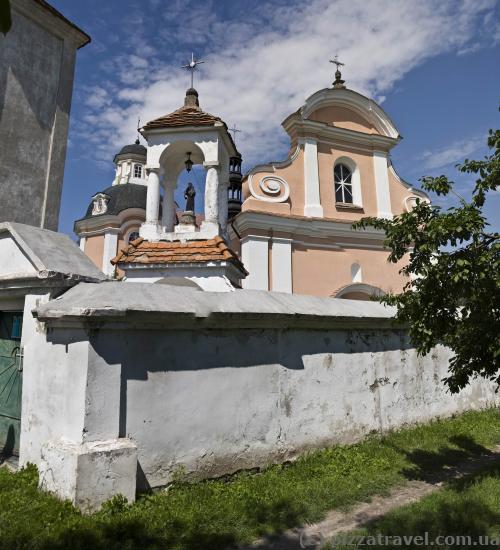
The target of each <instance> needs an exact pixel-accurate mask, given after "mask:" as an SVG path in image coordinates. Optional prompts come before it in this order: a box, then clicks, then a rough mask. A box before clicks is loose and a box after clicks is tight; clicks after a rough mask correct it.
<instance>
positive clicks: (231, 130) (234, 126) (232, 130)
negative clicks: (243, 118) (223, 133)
mask: <svg viewBox="0 0 500 550" xmlns="http://www.w3.org/2000/svg"><path fill="white" fill-rule="evenodd" d="M229 131H230V132H233V141H234V143H235V145H236V134H237V132H243V130H238V128H236V124H233V127H232V128H229Z"/></svg>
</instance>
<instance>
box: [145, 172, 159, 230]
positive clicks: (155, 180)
mask: <svg viewBox="0 0 500 550" xmlns="http://www.w3.org/2000/svg"><path fill="white" fill-rule="evenodd" d="M159 173H160V169H159V168H148V195H147V199H146V223H147V224H155V225H157V224H158V221H159V219H158V218H159V211H160V174H159Z"/></svg>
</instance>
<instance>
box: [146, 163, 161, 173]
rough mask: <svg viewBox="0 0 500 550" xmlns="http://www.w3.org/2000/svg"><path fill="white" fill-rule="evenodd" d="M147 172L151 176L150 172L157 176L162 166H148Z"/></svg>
mask: <svg viewBox="0 0 500 550" xmlns="http://www.w3.org/2000/svg"><path fill="white" fill-rule="evenodd" d="M146 172H147V173H148V174H149V173H150V172H155V173H156V174H159V173H160V165H159V164H146Z"/></svg>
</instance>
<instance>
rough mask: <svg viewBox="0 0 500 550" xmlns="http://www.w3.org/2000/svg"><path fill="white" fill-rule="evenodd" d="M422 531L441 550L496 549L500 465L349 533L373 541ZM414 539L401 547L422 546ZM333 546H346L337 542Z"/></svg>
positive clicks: (499, 538)
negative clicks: (448, 538) (382, 537)
mask: <svg viewBox="0 0 500 550" xmlns="http://www.w3.org/2000/svg"><path fill="white" fill-rule="evenodd" d="M424 533H427V534H428V535H427V537H428V541H429V542H432V541H434V542H436V541H437V542H439V543H441V542H442V543H443V544H440V545H439V546H438V548H440V549H442V550H445V549H452V548H453V549H458V548H472V547H481V545H482V547H483V548H484V547H487V548H498V547H499V546H500V467H499V466H495V467H493V468H490V469H488V470H486V471H482V472H480V473H478V474H476V475H473V476H470V477H467V478H465V479H461V480H457V481H453V482H450V483H448V484H447V486H446V487H445V488H444V489H442V490H440V491H438V492H436V493H433V494H431V495H429V496H427V497H425V498H423V499H422V500H420V501H419V502H416V503H415V504H411V505H408V506H403V507H401V508H398V509H396V510H394V511H393V512H390V513H388V514H387V515H386V516H384V517H383V518H382V519H381V520H379V521H376V522H374V523H372V524H371V525H370V526H369V527H367V528H366V529H363V530H360V531H357V532H356V533H353V534H354V535H355V536H363V537H366V539H365V541H366V542H368V539H369V538H370V537H371V540H376V539H377V537H378V536H380V535H382V536H390V537H401V538H403V537H405V536H406V537H408V536H409V535H413V536H418V535H420V536H425V535H424ZM450 536H453V537H455V540H449V541H447V540H446V538H445V537H450ZM439 537H442V538H439ZM392 540H393V541H395V540H397V539H395V538H392ZM407 540H408V539H407ZM415 542H416V543H413V544H412V543H411V542H409V543H407V544H406V545H405V546H404V547H405V548H422V545H421V544H418V543H419V542H420V541H418V540H417V541H415ZM446 542H448V544H447V543H446ZM487 542H489V544H487ZM474 543H475V544H474ZM326 548H328V546H325V550H326ZM335 548H336V549H337V548H338V549H340V548H349V547H348V546H342V545H339V544H337V545H335ZM351 548H352V546H351ZM370 548H387V545H385V546H383V545H373V546H370Z"/></svg>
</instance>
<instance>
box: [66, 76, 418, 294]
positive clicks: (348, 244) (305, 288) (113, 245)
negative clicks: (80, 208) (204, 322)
mask: <svg viewBox="0 0 500 550" xmlns="http://www.w3.org/2000/svg"><path fill="white" fill-rule="evenodd" d="M335 76H336V80H335V82H334V83H333V86H332V87H331V88H325V89H323V90H320V91H318V92H316V93H314V94H313V95H312V96H311V97H309V98H308V99H307V100H306V102H305V103H304V105H303V106H302V107H300V108H299V109H298V110H297V111H296V112H294V113H292V114H291V115H290V116H288V117H287V118H286V119H285V120H284V121H283V123H282V124H283V127H284V129H285V130H286V132H287V133H288V135H289V136H290V141H291V147H290V153H289V156H288V158H287V159H286V160H284V161H282V162H270V163H268V164H262V165H258V166H255V167H254V168H252V169H251V170H250V171H249V172H248V173H247V174H246V176H245V177H244V178H243V183H242V184H241V176H240V171H239V170H240V169H239V165H238V167H236V168H234V167H233V165H232V164H231V166H230V168H229V172H230V174H231V181H232V182H233V180H234V182H233V183H232V184H231V185H230V187H229V189H228V192H229V203H230V205H231V207H230V212H229V224H228V228H227V233H226V239H227V241H228V244H230V246H231V247H232V249H233V250H234V251H235V252H236V253H237V255H238V256H239V258H240V259H241V261H242V262H243V264H244V266H245V268H246V270H247V271H248V276H247V277H246V278H244V279H243V280H242V281H241V285H242V287H243V288H247V289H256V290H273V291H278V292H288V293H297V294H309V295H315V296H333V297H338V298H347V299H357V300H367V299H370V297H371V296H374V295H375V296H376V295H381V294H384V293H387V292H400V291H401V290H402V289H403V287H404V285H405V283H406V280H405V278H404V277H403V276H402V275H401V274H400V273H399V271H400V269H401V268H402V267H403V265H404V263H403V262H401V263H400V264H397V265H395V264H390V263H389V262H388V261H387V257H388V251H387V250H386V249H384V247H383V241H384V233H383V232H382V231H379V230H374V229H366V230H362V231H360V230H354V229H353V228H352V224H353V222H356V221H358V220H360V219H361V218H363V217H366V216H378V217H383V218H392V217H393V216H394V215H397V214H401V213H402V212H405V211H409V210H411V208H412V207H413V205H414V204H415V201H416V200H417V198H420V199H424V200H428V198H427V195H426V194H425V193H424V192H422V191H420V190H417V189H414V188H413V187H412V186H411V185H410V184H408V183H406V182H405V181H403V180H402V179H401V178H400V177H399V176H398V175H397V174H396V172H395V170H394V168H393V166H392V164H391V161H390V157H389V154H390V151H391V149H392V148H393V147H394V146H395V145H397V143H398V142H399V140H400V139H401V136H400V135H399V132H398V130H397V128H396V127H395V125H394V123H393V122H392V121H391V119H390V118H389V116H388V115H387V114H386V113H385V112H384V111H383V110H382V109H381V108H380V106H379V105H377V104H376V103H375V102H374V101H373V100H371V99H369V98H367V97H365V96H363V95H361V94H359V93H357V92H355V91H353V90H349V89H347V88H346V87H345V85H344V81H343V80H342V79H341V74H340V72H339V71H337V72H336V74H335ZM181 110H182V109H181ZM200 112H201V111H200ZM210 116H212V115H210ZM176 124H177V123H176ZM182 128H183V130H185V131H190V130H194V129H195V127H194V126H193V128H191V127H190V126H189V122H186V123H183V124H182ZM238 162H240V161H238ZM115 164H116V177H115V180H114V181H113V185H112V186H111V187H108V188H107V189H105V190H104V191H103V192H101V193H98V194H97V195H95V196H94V197H93V198H92V202H91V204H90V205H89V207H88V210H87V214H86V216H85V217H84V218H82V219H81V220H78V221H77V222H75V232H76V233H77V235H78V236H79V237H80V246H81V248H82V250H84V251H85V253H86V254H87V255H88V256H90V258H91V259H92V260H93V262H94V263H95V264H96V265H97V266H98V267H99V268H100V269H102V270H103V271H104V273H106V274H107V275H109V276H123V272H122V271H121V270H118V269H117V268H116V267H115V266H114V265H113V264H112V263H111V259H112V258H113V257H114V256H115V255H116V254H117V253H119V252H120V250H122V249H123V248H124V247H126V246H127V245H128V244H129V243H131V242H132V241H133V239H135V238H137V236H138V235H139V227H140V226H141V224H142V223H143V222H144V220H145V218H146V195H147V193H146V190H147V186H148V179H147V148H146V147H144V146H143V145H140V144H139V142H138V141H137V142H136V143H135V144H133V145H127V146H125V147H124V148H123V149H122V150H121V151H120V153H118V154H117V155H116V156H115ZM234 185H237V187H238V189H239V190H238V189H237V190H236V193H235V189H234V188H232V187H234ZM231 186H232V187H231ZM235 197H236V199H235ZM240 197H242V200H243V202H242V203H241V198H240ZM235 201H236V202H237V203H238V204H236V203H235ZM240 210H241V211H240ZM179 219H180V216H177V218H176V222H175V223H176V224H178V223H179ZM202 219H203V214H202V213H198V215H197V228H198V229H199V223H198V222H199V221H201V220H202ZM222 233H223V234H224V232H222ZM200 238H201V237H200ZM195 240H196V239H195Z"/></svg>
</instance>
